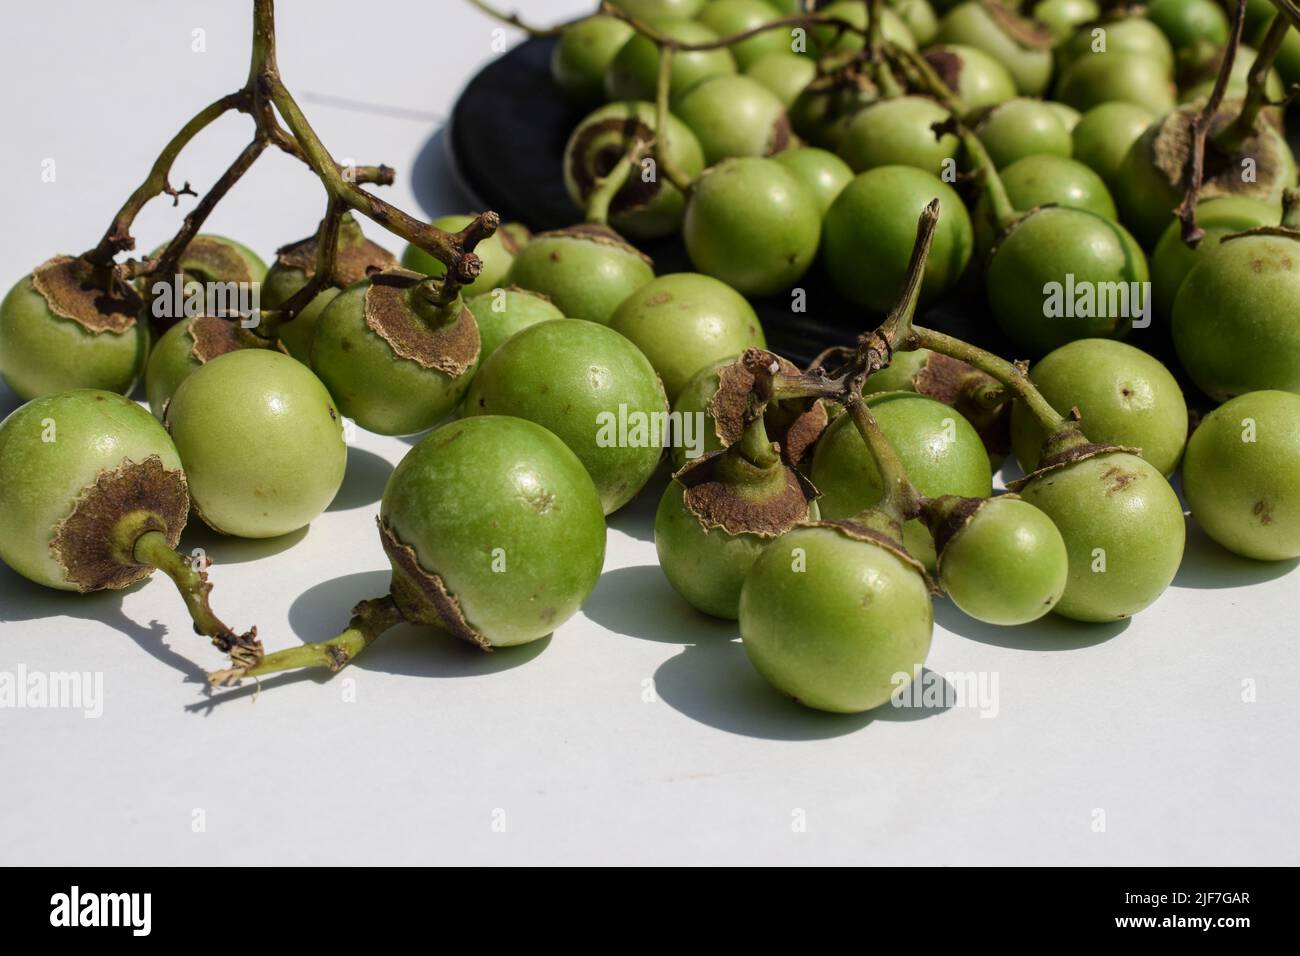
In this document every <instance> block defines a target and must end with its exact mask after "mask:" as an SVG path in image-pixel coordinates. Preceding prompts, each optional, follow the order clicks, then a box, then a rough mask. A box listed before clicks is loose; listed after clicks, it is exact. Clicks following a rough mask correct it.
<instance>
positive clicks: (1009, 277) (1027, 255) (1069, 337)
mask: <svg viewBox="0 0 1300 956" xmlns="http://www.w3.org/2000/svg"><path fill="white" fill-rule="evenodd" d="M1071 275H1072V276H1073V277H1074V278H1073V280H1071V279H1070V276H1071ZM1071 281H1072V282H1073V289H1074V290H1075V292H1074V295H1075V297H1076V298H1077V297H1078V296H1080V295H1083V294H1086V293H1085V290H1088V289H1091V291H1092V293H1093V298H1094V306H1093V308H1092V309H1091V311H1092V312H1093V314H1092V315H1078V314H1075V315H1070V314H1069V313H1070V311H1074V312H1076V313H1078V312H1085V311H1089V310H1088V309H1086V308H1077V307H1076V308H1074V309H1070V308H1069V307H1068V306H1069V301H1070V298H1071V292H1070V289H1071V284H1070V283H1071ZM1146 281H1147V262H1146V257H1145V256H1144V255H1143V254H1142V249H1141V248H1140V247H1139V246H1138V244H1137V240H1135V239H1134V238H1133V237H1132V236H1131V235H1129V233H1128V230H1126V229H1125V228H1124V227H1123V226H1121V225H1120V224H1119V223H1117V222H1112V221H1110V220H1108V219H1103V218H1102V217H1101V216H1098V215H1096V214H1095V213H1091V212H1087V211H1085V210H1082V209H1070V208H1067V207H1065V206H1054V207H1048V208H1044V209H1040V210H1039V211H1037V212H1035V213H1031V214H1030V215H1028V216H1025V217H1023V218H1022V219H1020V220H1018V221H1017V223H1016V224H1015V225H1013V226H1012V228H1011V230H1010V231H1009V232H1008V233H1005V234H1004V235H1003V236H1002V237H1001V238H1000V239H999V240H998V242H997V245H996V246H995V247H994V249H993V251H992V253H991V254H990V256H989V261H988V267H987V269H986V282H985V286H986V288H987V290H988V302H989V307H990V308H991V309H992V310H993V316H994V318H995V319H996V320H997V323H998V325H999V326H1000V327H1001V328H1002V330H1003V331H1004V332H1005V333H1006V334H1007V335H1008V336H1010V337H1011V339H1012V340H1013V341H1015V343H1016V344H1017V345H1019V346H1020V347H1021V348H1022V349H1024V350H1025V351H1027V352H1029V353H1030V354H1031V355H1043V354H1045V353H1047V352H1050V351H1051V350H1052V349H1055V348H1058V347H1059V346H1062V345H1064V344H1066V343H1067V342H1073V341H1074V340H1075V339H1083V338H1123V337H1124V336H1125V335H1127V334H1128V331H1129V329H1130V328H1131V327H1132V324H1133V319H1134V318H1135V315H1136V312H1137V309H1136V305H1137V303H1138V300H1139V299H1142V300H1143V302H1144V303H1145V298H1144V296H1145V293H1144V291H1143V290H1144V286H1143V283H1145V282H1146ZM1115 283H1121V284H1122V286H1115V285H1114V284H1115ZM1134 283H1136V284H1134ZM1053 284H1055V286H1053ZM1049 289H1055V291H1056V292H1058V293H1059V294H1058V295H1057V296H1055V297H1052V296H1049V293H1048V290H1049ZM1109 290H1114V292H1115V295H1114V296H1111V295H1109V294H1108V291H1109ZM1121 290H1122V291H1123V293H1124V295H1123V298H1121V297H1120V295H1119V293H1120V291H1121ZM1053 299H1055V300H1056V301H1053ZM1145 304H1148V305H1149V303H1145ZM1049 308H1050V309H1052V310H1053V311H1055V312H1057V313H1059V314H1055V315H1050V314H1049ZM1101 312H1104V313H1112V312H1113V313H1115V314H1097V313H1101Z"/></svg>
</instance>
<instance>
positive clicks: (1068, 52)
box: [1056, 15, 1174, 74]
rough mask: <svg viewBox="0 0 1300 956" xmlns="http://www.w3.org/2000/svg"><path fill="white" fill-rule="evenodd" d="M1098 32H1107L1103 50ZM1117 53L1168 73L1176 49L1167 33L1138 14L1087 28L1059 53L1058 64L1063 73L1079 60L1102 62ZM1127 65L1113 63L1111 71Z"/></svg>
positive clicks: (1076, 34)
mask: <svg viewBox="0 0 1300 956" xmlns="http://www.w3.org/2000/svg"><path fill="white" fill-rule="evenodd" d="M1098 30H1100V31H1102V33H1104V42H1105V47H1104V49H1095V48H1096V47H1099V46H1100V45H1101V42H1102V39H1103V38H1102V37H1101V36H1099V35H1098V34H1097V31H1098ZM1114 54H1120V55H1124V56H1137V57H1141V58H1143V59H1145V60H1146V61H1148V62H1149V63H1151V64H1152V65H1153V66H1158V67H1161V68H1162V69H1163V70H1164V72H1165V73H1166V74H1168V73H1170V72H1171V71H1172V70H1173V68H1174V48H1173V47H1172V46H1171V45H1170V43H1169V41H1168V40H1167V39H1166V38H1165V35H1164V32H1163V31H1162V30H1161V29H1160V28H1159V27H1158V26H1156V25H1155V24H1154V23H1152V22H1151V21H1150V20H1148V19H1146V18H1145V17H1141V16H1136V15H1126V16H1120V17H1118V18H1114V19H1107V20H1103V21H1102V22H1101V23H1098V24H1095V25H1093V24H1088V25H1085V26H1083V27H1081V28H1080V29H1079V30H1077V31H1075V33H1074V35H1073V36H1071V37H1070V38H1069V39H1068V40H1066V41H1065V42H1064V43H1062V44H1060V46H1058V47H1057V50H1056V56H1057V65H1058V67H1059V68H1060V70H1061V71H1062V72H1064V71H1066V70H1068V69H1069V68H1070V67H1072V66H1073V65H1074V64H1075V63H1078V62H1079V61H1080V60H1086V59H1092V60H1098V61H1100V60H1105V59H1107V58H1108V57H1110V56H1112V55H1114ZM1125 65H1127V61H1126V62H1125V63H1124V64H1121V63H1119V62H1115V61H1112V66H1111V69H1114V70H1119V69H1123V68H1124V66H1125Z"/></svg>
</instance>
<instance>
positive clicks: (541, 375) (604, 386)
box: [465, 319, 668, 514]
mask: <svg viewBox="0 0 1300 956" xmlns="http://www.w3.org/2000/svg"><path fill="white" fill-rule="evenodd" d="M625 412H626V416H625V415H624V413H625ZM667 412H668V400H667V398H666V397H665V396H664V391H663V386H661V385H660V384H659V379H658V377H657V376H656V375H655V370H654V368H653V367H652V366H651V365H650V362H649V361H648V360H647V359H646V357H645V356H644V355H642V354H641V352H640V350H638V349H637V347H636V346H635V345H633V344H632V343H631V342H629V341H628V340H627V339H625V338H624V337H623V336H621V335H619V334H618V333H617V332H615V331H614V330H613V329H610V328H607V327H606V326H603V325H597V324H596V323H594V322H585V323H584V322H582V321H581V320H578V319H560V320H558V321H553V322H542V323H540V324H538V325H534V326H530V327H529V328H527V329H524V330H523V331H522V332H519V333H518V334H516V335H515V336H513V337H512V338H511V339H510V341H508V342H506V343H505V344H504V345H502V346H501V347H500V348H499V349H497V350H496V352H494V353H493V355H492V357H491V358H490V359H488V361H487V362H485V363H484V364H483V367H482V368H481V369H480V370H479V373H478V375H476V376H475V377H474V381H473V383H472V384H471V385H470V389H469V393H468V394H467V395H466V396H465V414H466V416H474V415H512V416H514V417H517V418H525V419H527V420H528V421H531V422H536V423H537V424H538V425H541V426H542V427H543V428H546V429H549V430H550V431H551V432H552V433H554V434H555V435H556V436H557V437H558V438H559V439H560V440H561V441H563V442H564V444H565V445H567V446H568V448H569V450H570V451H572V452H573V453H574V454H575V455H577V456H578V460H579V461H581V462H582V464H583V466H584V467H585V468H586V469H587V472H588V474H590V475H591V480H592V481H593V482H594V483H595V485H596V491H597V493H598V494H599V496H600V501H601V506H602V507H603V509H604V513H605V514H610V513H612V512H614V511H617V510H618V509H619V508H621V507H622V506H623V505H625V504H627V502H628V501H630V500H631V499H632V497H633V496H634V495H635V494H636V493H637V492H638V491H640V490H641V488H642V487H643V486H644V485H645V483H646V482H647V481H649V479H650V476H651V475H652V474H654V470H655V468H656V467H657V466H658V464H659V459H660V458H661V457H662V455H663V440H664V438H666V436H663V437H662V438H661V439H660V441H659V442H657V443H656V442H654V441H652V440H650V438H649V435H648V434H647V435H645V436H643V437H642V440H640V441H637V440H634V438H633V434H632V432H631V430H630V429H629V431H628V436H629V440H628V441H627V442H622V441H621V440H620V439H621V437H622V436H619V435H618V432H617V423H618V422H619V421H621V420H624V419H625V418H626V421H627V422H629V424H630V425H631V424H633V423H635V422H636V421H637V420H638V419H640V420H643V421H645V422H646V423H647V426H648V425H649V423H651V422H652V421H653V419H654V418H655V417H658V418H660V419H662V420H663V422H666V421H667V419H666V416H667ZM602 420H608V421H610V422H612V423H614V424H613V425H608V426H606V425H603V424H602ZM607 429H609V431H608V435H606V430H607ZM604 438H613V439H614V441H612V442H610V441H605V440H604Z"/></svg>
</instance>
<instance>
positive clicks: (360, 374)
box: [311, 269, 480, 435]
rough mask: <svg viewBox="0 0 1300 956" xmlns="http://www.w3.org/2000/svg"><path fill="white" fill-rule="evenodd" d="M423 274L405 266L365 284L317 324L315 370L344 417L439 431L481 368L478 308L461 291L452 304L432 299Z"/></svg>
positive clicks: (394, 431) (379, 428)
mask: <svg viewBox="0 0 1300 956" xmlns="http://www.w3.org/2000/svg"><path fill="white" fill-rule="evenodd" d="M419 278H420V277H419V276H418V275H417V274H415V273H413V272H406V271H404V270H400V269H398V270H390V271H388V272H384V273H380V274H379V275H378V276H375V277H374V278H371V279H366V280H365V281H363V282H358V283H357V284H356V285H354V286H351V287H350V288H348V289H346V290H345V291H344V292H342V293H341V294H340V295H338V296H337V297H336V298H335V299H334V301H333V302H331V303H330V304H329V306H328V307H327V308H326V309H325V311H324V313H323V314H322V315H321V317H320V319H319V321H318V322H317V326H316V336H315V341H314V342H313V344H312V350H311V367H312V370H313V371H314V372H315V373H316V374H317V375H319V376H320V379H321V381H322V382H324V383H325V386H326V387H327V388H328V389H329V391H330V394H331V395H333V396H334V400H335V401H336V402H338V407H339V410H340V411H342V413H343V414H344V415H346V416H347V417H348V418H350V419H352V420H353V421H355V422H356V423H357V424H358V425H360V426H361V427H362V428H365V429H367V430H368V431H372V432H378V433H379V434H381V435H413V434H415V433H416V432H421V431H424V430H425V429H426V428H432V427H433V426H434V425H436V424H437V423H438V422H439V421H441V420H442V419H443V418H445V417H446V416H447V415H448V414H449V413H450V412H451V411H452V409H454V408H455V407H456V405H457V404H458V403H459V402H460V400H461V397H462V396H463V395H464V394H465V389H466V388H468V387H469V383H470V379H472V378H473V377H474V372H475V369H476V368H477V367H478V359H479V351H480V343H479V336H478V327H477V325H476V324H475V322H474V315H473V313H472V312H470V311H469V310H468V309H467V308H465V305H464V302H463V301H462V300H461V299H460V297H459V296H458V297H457V298H456V299H455V300H454V301H453V302H452V303H451V304H449V305H446V306H440V305H436V304H435V303H432V302H429V301H427V300H425V299H424V298H423V297H422V296H421V294H420V291H419V290H420V289H421V288H423V286H421V285H419V284H417V283H418V280H419ZM377 329H378V331H377ZM381 332H382V333H383V334H381ZM399 349H400V351H399Z"/></svg>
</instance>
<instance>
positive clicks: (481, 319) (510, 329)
mask: <svg viewBox="0 0 1300 956" xmlns="http://www.w3.org/2000/svg"><path fill="white" fill-rule="evenodd" d="M465 307H466V308H467V309H469V310H470V311H471V312H473V313H474V321H475V322H476V323H478V337H479V367H480V368H481V367H482V365H483V363H484V362H486V361H487V359H488V356H489V355H491V354H492V353H493V352H495V351H496V350H497V349H498V348H500V347H501V346H502V345H503V344H504V343H505V342H506V340H507V339H509V338H510V337H511V336H512V335H514V334H515V333H516V332H519V331H521V330H522V329H526V328H528V327H529V326H530V325H536V324H537V323H539V322H549V321H552V320H554V319H562V318H564V313H563V312H561V311H560V310H559V309H557V308H556V307H555V306H554V305H552V304H551V301H550V299H548V298H546V296H544V295H539V294H538V293H536V292H529V291H527V290H525V289H493V290H492V291H491V292H484V293H483V294H482V295H476V296H475V297H474V298H472V299H467V300H466V301H465Z"/></svg>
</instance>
